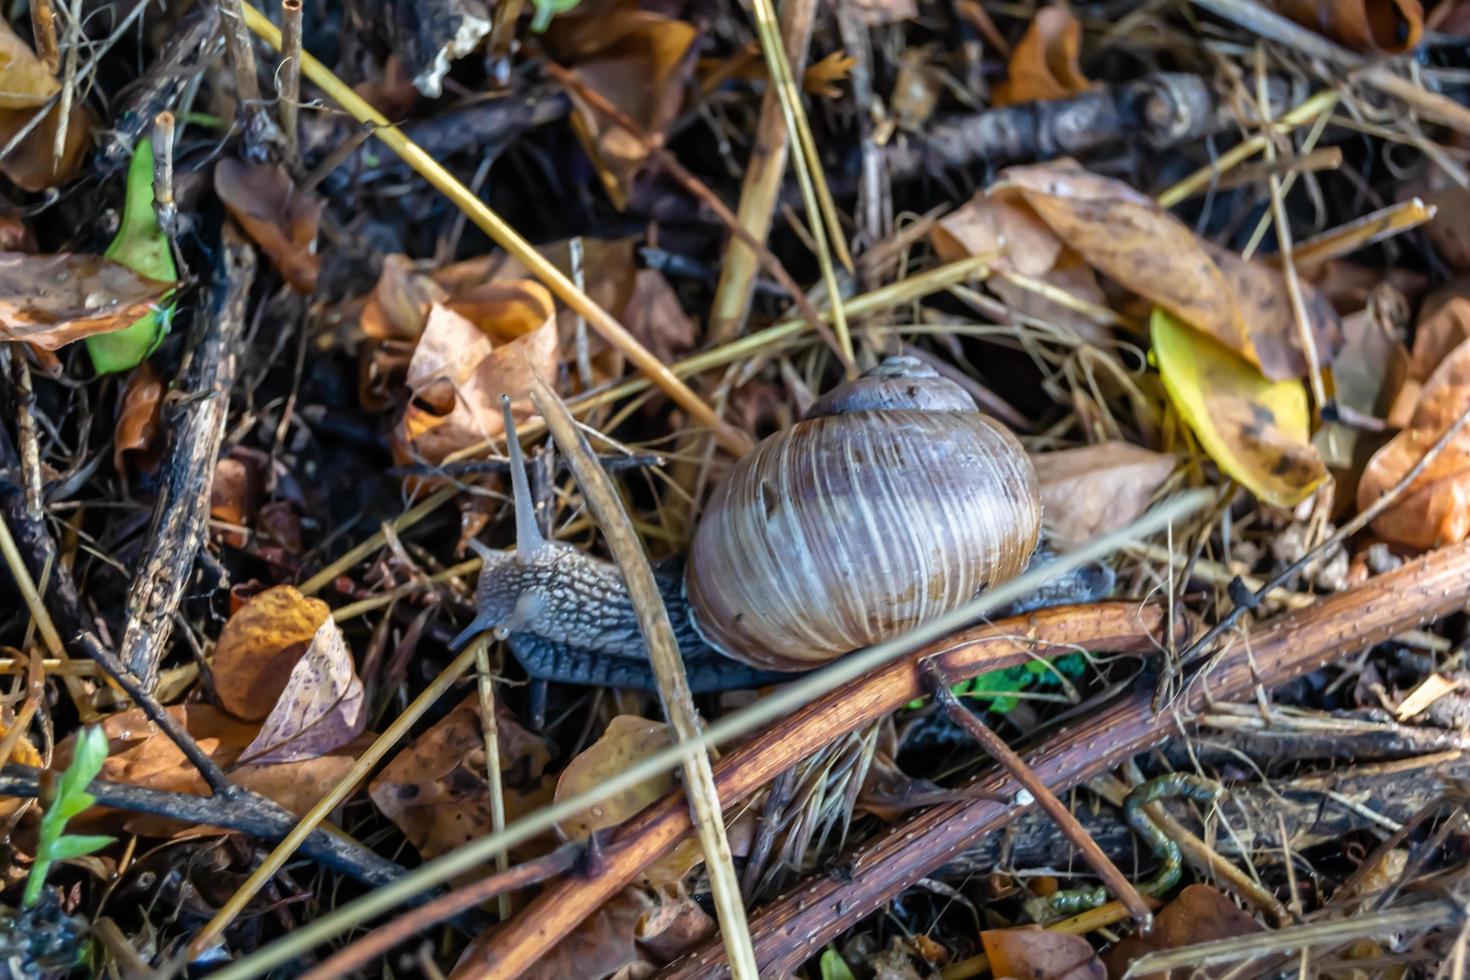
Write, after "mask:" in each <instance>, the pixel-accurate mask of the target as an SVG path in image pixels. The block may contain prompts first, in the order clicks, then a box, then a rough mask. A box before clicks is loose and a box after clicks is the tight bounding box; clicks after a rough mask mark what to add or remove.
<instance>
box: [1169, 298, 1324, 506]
mask: <svg viewBox="0 0 1470 980" xmlns="http://www.w3.org/2000/svg"><path fill="white" fill-rule="evenodd" d="M1150 328H1151V332H1152V335H1153V350H1154V357H1155V359H1156V360H1157V363H1158V367H1159V375H1160V377H1162V379H1163V381H1164V388H1165V390H1167V391H1168V393H1169V400H1170V401H1172V402H1173V403H1174V407H1175V408H1176V409H1178V411H1179V414H1180V415H1181V416H1182V417H1183V418H1184V421H1185V422H1187V423H1188V424H1189V427H1190V429H1192V430H1193V431H1194V434H1195V435H1196V436H1197V437H1198V438H1199V441H1200V444H1201V445H1202V446H1204V448H1205V451H1206V452H1208V453H1209V454H1210V457H1211V458H1212V459H1214V461H1215V462H1216V463H1217V464H1219V466H1220V469H1222V470H1223V471H1225V473H1226V474H1227V475H1229V476H1231V477H1232V478H1234V479H1235V480H1237V481H1239V482H1240V484H1241V485H1242V486H1244V487H1245V488H1246V489H1247V490H1249V491H1250V492H1251V493H1253V494H1255V495H1256V496H1257V497H1259V498H1260V499H1261V500H1263V501H1265V502H1266V503H1268V504H1272V505H1274V506H1277V507H1292V506H1295V505H1296V504H1299V503H1301V502H1302V501H1303V500H1305V499H1306V498H1307V497H1309V496H1310V495H1311V493H1312V491H1314V490H1316V489H1317V487H1318V486H1320V485H1321V483H1322V481H1323V480H1325V479H1326V478H1327V470H1326V467H1325V466H1323V464H1322V459H1321V457H1320V456H1318V454H1317V450H1316V448H1315V447H1314V446H1313V445H1312V443H1311V441H1310V437H1311V432H1310V420H1309V415H1308V410H1307V393H1306V389H1305V388H1303V387H1302V384H1301V382H1299V381H1270V380H1267V379H1266V378H1265V377H1264V376H1263V375H1262V374H1261V372H1260V371H1259V369H1257V368H1256V367H1255V366H1254V365H1252V364H1250V363H1249V362H1248V361H1246V360H1245V359H1244V358H1242V357H1241V356H1240V355H1238V354H1235V353H1233V352H1232V351H1230V350H1228V349H1227V348H1226V347H1225V346H1224V345H1222V344H1221V343H1219V342H1218V341H1216V340H1213V339H1211V338H1210V337H1207V336H1205V335H1204V334H1202V333H1200V332H1199V331H1197V330H1194V329H1192V328H1191V327H1189V326H1188V325H1187V324H1185V323H1183V322H1182V321H1180V320H1178V319H1176V318H1175V317H1173V316H1172V315H1170V314H1169V313H1167V312H1166V311H1164V310H1163V309H1159V308H1155V309H1154V313H1153V318H1152V320H1151V321H1150Z"/></svg>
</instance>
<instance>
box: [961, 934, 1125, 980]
mask: <svg viewBox="0 0 1470 980" xmlns="http://www.w3.org/2000/svg"><path fill="white" fill-rule="evenodd" d="M980 942H981V944H982V945H984V947H985V955H986V956H987V957H988V958H989V959H990V969H991V972H993V973H994V974H995V976H997V977H1014V978H1016V980H1106V978H1107V975H1108V974H1107V971H1106V970H1104V969H1103V965H1102V961H1101V960H1099V959H1098V958H1097V954H1096V953H1094V952H1093V951H1092V944H1090V943H1089V942H1088V941H1087V940H1086V939H1084V938H1082V937H1081V936H1073V935H1069V934H1068V933H1064V932H1053V931H1051V930H1048V929H1042V928H1041V927H1040V926H1024V927H1022V928H1019V929H987V930H985V931H984V932H982V933H980Z"/></svg>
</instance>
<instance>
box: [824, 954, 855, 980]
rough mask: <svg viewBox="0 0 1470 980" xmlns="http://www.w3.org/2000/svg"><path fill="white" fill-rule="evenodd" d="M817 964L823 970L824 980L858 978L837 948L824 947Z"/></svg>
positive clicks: (852, 979)
mask: <svg viewBox="0 0 1470 980" xmlns="http://www.w3.org/2000/svg"><path fill="white" fill-rule="evenodd" d="M817 965H818V966H819V967H820V968H821V970H822V980H857V977H855V976H853V974H852V968H851V967H849V966H848V965H847V961H846V960H844V959H843V958H842V956H841V954H839V953H838V952H837V950H835V949H824V950H823V951H822V958H821V959H820V960H818V961H817Z"/></svg>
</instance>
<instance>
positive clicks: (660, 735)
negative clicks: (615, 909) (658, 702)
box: [556, 715, 704, 885]
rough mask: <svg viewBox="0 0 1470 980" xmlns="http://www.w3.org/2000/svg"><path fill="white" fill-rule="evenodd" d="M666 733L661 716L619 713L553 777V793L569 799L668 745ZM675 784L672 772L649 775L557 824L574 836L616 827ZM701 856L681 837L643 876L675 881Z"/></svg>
mask: <svg viewBox="0 0 1470 980" xmlns="http://www.w3.org/2000/svg"><path fill="white" fill-rule="evenodd" d="M669 739H670V735H669V728H668V726H667V725H665V724H664V723H663V722H660V721H649V720H648V719H646V718H639V717H636V716H634V715H618V716H617V717H616V718H614V719H613V720H612V721H610V722H608V725H607V730H606V731H604V732H603V733H602V737H601V738H599V739H598V740H597V741H596V742H593V743H592V744H591V745H590V746H588V747H587V748H586V749H584V750H583V751H582V753H581V754H580V755H578V756H577V757H576V758H575V759H573V760H572V761H571V762H569V763H567V767H566V769H564V770H562V773H561V775H560V776H559V777H558V778H557V782H556V799H557V800H563V799H567V798H568V797H572V796H576V795H577V794H578V793H581V792H584V791H586V790H589V789H591V788H593V787H594V786H598V785H600V784H601V783H602V782H603V781H605V780H607V779H609V778H610V777H612V776H614V775H616V774H618V773H621V772H624V771H626V770H627V769H628V768H629V767H631V766H632V765H633V764H634V763H636V762H639V761H641V760H642V759H645V758H647V757H648V756H650V755H653V754H654V753H655V752H658V751H660V750H662V749H666V748H668V747H669ZM676 786H677V783H676V782H675V781H674V776H673V773H663V774H661V775H658V776H653V777H650V778H649V779H646V780H644V781H643V782H641V783H639V784H638V785H637V786H633V787H631V788H629V789H625V790H623V791H622V792H620V793H616V794H614V795H613V796H610V797H608V798H607V799H605V800H603V801H602V802H601V803H598V804H596V805H594V806H592V807H589V808H588V809H586V810H583V811H582V812H581V813H578V814H577V815H575V816H572V817H568V818H567V819H565V820H563V821H562V822H561V829H562V830H563V831H564V832H565V833H566V835H567V836H568V837H570V838H572V839H573V840H586V839H587V838H588V837H590V836H591V835H592V832H593V831H594V830H601V829H603V828H604V827H616V826H617V825H618V824H621V823H622V822H623V821H625V820H627V819H628V818H629V817H632V816H633V815H634V814H636V813H638V812H639V811H640V810H642V809H643V808H644V807H647V806H649V805H651V804H653V803H655V802H657V801H658V800H660V799H662V798H663V796H664V795H665V794H667V793H670V792H672V791H673V790H674V788H675V787H676ZM703 860H704V852H703V851H702V850H701V849H700V847H699V842H698V841H696V840H692V839H691V840H685V841H683V842H681V843H680V844H679V845H678V846H677V847H675V848H674V850H673V851H672V852H670V853H669V854H668V855H667V856H665V857H663V858H661V859H660V860H658V861H657V862H655V863H654V864H652V865H649V866H648V867H647V868H646V869H644V872H643V880H644V881H646V882H648V883H650V884H655V885H658V884H673V883H674V882H677V881H681V880H683V878H684V876H685V875H687V874H688V873H689V872H690V871H691V870H692V869H693V868H694V867H695V866H697V865H698V864H700V863H701V862H703Z"/></svg>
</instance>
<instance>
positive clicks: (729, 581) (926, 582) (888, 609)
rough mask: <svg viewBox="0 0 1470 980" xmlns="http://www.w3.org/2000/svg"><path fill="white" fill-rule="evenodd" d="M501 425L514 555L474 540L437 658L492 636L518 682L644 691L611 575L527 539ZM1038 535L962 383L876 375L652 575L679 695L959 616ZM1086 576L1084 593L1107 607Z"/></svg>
mask: <svg viewBox="0 0 1470 980" xmlns="http://www.w3.org/2000/svg"><path fill="white" fill-rule="evenodd" d="M505 411H506V431H507V433H508V434H509V440H508V441H509V446H510V455H511V467H510V472H511V485H512V493H513V497H514V502H515V524H516V545H515V549H514V551H510V552H506V551H499V550H496V549H492V548H489V547H487V546H486V545H484V544H483V543H482V542H479V541H476V540H472V541H471V544H472V545H473V546H474V547H475V550H476V551H477V553H478V554H479V555H480V556H481V558H482V559H483V566H482V569H481V572H480V580H479V585H478V587H477V589H476V597H475V601H476V607H477V611H476V615H475V618H474V621H473V622H471V623H470V625H469V626H468V627H467V628H466V629H465V630H464V631H463V632H462V633H461V634H460V635H459V636H458V637H456V638H455V640H454V641H453V643H452V644H451V645H452V646H453V647H454V648H455V649H458V648H460V647H461V646H463V645H464V644H465V643H466V642H468V641H469V640H470V639H471V638H472V637H474V636H475V635H477V634H479V633H481V632H483V631H485V630H488V629H494V630H495V633H496V635H497V637H499V638H502V639H505V640H507V641H508V643H509V646H510V649H511V652H512V653H513V654H514V655H515V656H516V658H517V659H518V660H519V661H520V662H521V664H522V665H523V666H524V667H525V668H526V671H527V672H528V673H529V674H530V675H531V676H532V677H535V678H540V679H544V680H556V681H563V682H568V683H576V684H599V685H606V686H613V687H636V688H643V689H648V690H652V689H653V677H652V672H651V670H650V668H649V665H648V655H647V651H646V649H645V647H644V642H643V636H642V634H641V632H640V631H639V628H638V621H637V617H636V615H635V614H634V610H633V606H632V603H631V602H630V600H629V598H628V593H627V590H626V588H625V587H624V584H623V579H622V575H621V573H620V572H619V571H618V569H617V566H616V565H614V564H612V563H611V562H607V561H603V560H600V559H598V558H595V557H593V556H590V555H587V554H585V553H584V552H581V551H579V550H577V549H576V548H574V547H572V546H571V545H568V544H564V543H560V542H556V541H550V540H547V539H546V538H545V537H544V536H543V535H542V534H541V531H540V528H539V527H538V526H537V524H536V520H535V517H534V511H533V505H532V503H531V496H530V490H529V488H528V485H527V480H526V473H525V466H524V464H523V462H522V460H521V456H520V445H519V443H518V441H517V439H516V437H515V434H514V426H513V422H512V421H511V419H510V410H509V407H508V405H507V407H506V409H505ZM1040 530H1041V504H1040V497H1039V490H1038V487H1037V477H1036V472H1035V470H1034V469H1033V467H1032V465H1031V462H1030V459H1029V457H1028V456H1027V455H1026V452H1025V450H1024V449H1023V448H1022V447H1021V444H1020V442H1019V440H1017V439H1016V437H1015V435H1013V434H1012V433H1011V432H1010V431H1009V430H1008V429H1006V428H1005V427H1004V426H1003V425H1001V424H1000V423H999V422H997V421H995V420H994V419H992V418H990V417H989V416H987V415H984V414H982V413H980V412H979V411H977V410H976V408H975V403H974V401H973V400H972V399H971V398H970V396H969V395H968V394H967V393H966V392H965V390H964V389H963V388H962V387H960V386H959V385H958V384H956V383H954V382H953V381H949V380H947V379H945V378H942V377H940V376H939V374H938V373H937V372H935V371H934V370H933V369H932V368H929V367H927V366H925V365H923V364H922V363H921V362H919V361H918V360H916V359H915V358H912V357H890V358H888V359H887V360H885V361H883V362H882V363H881V364H879V365H878V366H877V367H876V368H874V369H872V370H870V371H868V372H867V373H866V374H864V375H862V376H861V377H859V378H856V379H854V380H852V381H849V382H846V383H844V384H842V385H839V386H838V387H837V388H834V389H833V390H832V391H831V392H829V393H828V394H826V395H824V396H823V397H821V398H819V399H818V400H817V401H816V402H815V403H814V404H813V405H812V407H811V409H810V410H809V411H808V412H807V413H806V415H805V417H804V418H803V419H802V420H801V421H800V422H798V423H797V424H795V425H794V426H792V427H791V428H789V429H786V430H784V431H782V432H778V433H776V434H774V435H772V436H770V437H768V438H767V439H766V440H765V441H763V442H762V443H761V444H760V445H758V446H757V447H756V449H755V450H754V451H753V452H751V453H750V454H749V455H747V456H746V457H744V458H742V459H740V460H738V461H737V462H736V463H735V464H734V466H733V467H732V468H731V470H730V472H729V473H728V474H727V476H726V478H725V479H724V480H723V481H721V482H720V484H719V485H718V486H717V487H716V488H715V491H714V493H713V495H712V496H711V499H710V502H709V505H708V507H707V508H706V510H705V511H704V513H703V515H702V518H701V521H700V524H699V527H698V528H697V529H696V531H695V534H694V538H693V541H692V543H691V545H690V549H689V553H688V556H687V558H686V559H684V560H683V561H675V562H674V563H672V564H670V565H668V566H666V567H663V568H658V569H656V570H655V576H656V578H657V580H658V583H659V589H660V592H661V593H662V596H663V599H664V602H665V604H666V605H667V607H668V612H669V619H670V622H671V623H672V625H673V628H674V633H675V636H676V638H677V639H678V642H679V648H680V652H681V655H682V656H683V659H684V662H685V666H686V670H687V672H688V676H689V683H690V687H691V688H692V689H693V690H695V691H713V690H724V689H729V688H737V687H747V686H754V685H757V684H763V683H770V682H773V681H778V680H789V679H790V678H791V676H792V674H793V673H794V672H801V671H809V670H812V669H815V668H817V667H820V666H822V665H823V664H825V663H828V662H830V661H832V660H834V659H836V658H837V657H840V656H842V655H844V654H846V653H849V652H851V651H853V650H857V649H860V648H862V647H865V646H869V645H871V644H874V643H877V642H880V641H882V640H884V639H888V638H890V637H893V636H896V635H899V634H901V633H903V632H904V631H906V630H908V629H910V628H911V627H913V626H915V625H917V624H919V623H922V622H925V621H927V620H929V619H932V618H934V617H936V616H939V615H941V614H943V613H945V612H948V611H949V610H951V609H954V608H955V607H957V606H959V605H960V604H962V603H964V602H966V601H968V600H969V599H971V598H973V597H974V596H975V595H976V594H977V593H978V592H980V591H981V590H982V589H985V588H987V587H990V586H993V585H996V584H998V583H1000V582H1003V581H1005V580H1007V579H1009V578H1012V577H1014V576H1015V575H1017V574H1019V573H1020V572H1021V571H1022V570H1024V569H1025V567H1026V565H1027V562H1028V561H1029V560H1030V559H1031V558H1032V555H1033V552H1035V551H1036V548H1037V544H1038V540H1039V536H1040ZM1101 573H1102V574H1104V575H1105V576H1106V579H1107V581H1106V583H1105V584H1101V585H1100V584H1099V583H1098V582H1096V581H1095V579H1096V578H1097V577H1098V575H1099V572H1098V569H1097V567H1094V569H1093V570H1092V572H1091V580H1089V581H1087V582H1084V583H1083V586H1082V590H1083V591H1085V592H1089V593H1097V592H1098V591H1099V588H1101V589H1102V590H1103V591H1106V590H1108V589H1110V588H1111V585H1112V581H1111V573H1110V572H1107V570H1106V569H1101ZM1074 585H1075V583H1074ZM1063 591H1064V592H1065V591H1066V589H1065V587H1064V589H1063ZM1091 597H1093V598H1095V597H1096V595H1092V596H1091ZM1044 599H1045V597H1042V601H1037V602H1034V603H1032V605H1031V606H1029V607H1028V608H1034V606H1035V605H1040V604H1044ZM1013 611H1014V610H1013Z"/></svg>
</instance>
